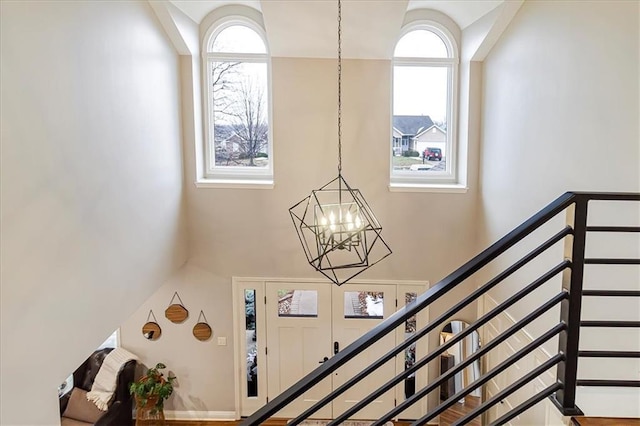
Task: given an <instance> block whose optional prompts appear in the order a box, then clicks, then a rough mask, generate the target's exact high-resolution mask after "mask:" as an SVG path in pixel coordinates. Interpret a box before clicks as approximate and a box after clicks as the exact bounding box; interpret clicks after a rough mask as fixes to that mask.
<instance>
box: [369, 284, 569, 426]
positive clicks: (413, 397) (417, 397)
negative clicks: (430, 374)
mask: <svg viewBox="0 0 640 426" xmlns="http://www.w3.org/2000/svg"><path fill="white" fill-rule="evenodd" d="M565 298H566V294H565V293H560V294H558V295H556V296H555V297H554V298H552V299H550V300H549V301H548V302H546V303H544V304H543V305H542V306H540V307H539V308H537V309H536V310H535V311H533V312H531V313H530V314H529V315H527V316H526V317H524V318H523V319H521V320H520V321H518V322H517V323H515V324H514V325H512V326H511V327H509V328H508V329H507V330H506V331H505V332H503V333H501V334H500V335H499V336H496V337H495V338H494V339H493V340H491V341H490V342H489V343H487V344H486V345H485V346H484V347H483V348H482V349H480V350H479V351H478V352H477V355H479V356H483V355H485V354H486V353H488V352H489V351H491V350H492V349H493V348H495V347H497V346H498V345H499V344H501V343H502V342H504V341H505V340H507V339H508V338H509V337H511V336H513V335H514V334H516V333H517V332H518V331H520V330H521V329H522V328H523V327H524V326H526V325H528V324H530V323H531V322H533V321H534V320H535V319H536V318H538V317H540V315H542V314H544V313H545V312H547V311H548V310H549V309H551V308H553V307H554V306H556V305H557V304H558V302H560V301H562V300H564V299H565ZM562 328H566V325H564V324H563V325H562ZM434 389H435V386H433V384H430V385H428V386H427V387H425V388H422V389H420V390H419V391H418V392H416V393H415V394H414V395H411V397H409V398H407V399H406V400H404V401H403V402H401V403H400V404H398V405H397V406H396V407H395V408H394V409H393V410H391V411H389V412H388V413H387V414H386V415H385V416H383V417H381V418H380V419H379V422H380V425H381V424H383V423H384V422H386V421H388V420H390V419H392V418H393V417H395V416H397V415H398V414H400V413H402V412H403V411H404V410H406V409H407V408H408V407H410V406H411V405H413V404H415V403H416V402H418V401H419V400H420V399H421V398H424V397H425V396H426V395H427V394H428V393H429V392H431V391H432V390H434ZM374 425H377V423H375V424H374ZM374 425H372V426H374Z"/></svg>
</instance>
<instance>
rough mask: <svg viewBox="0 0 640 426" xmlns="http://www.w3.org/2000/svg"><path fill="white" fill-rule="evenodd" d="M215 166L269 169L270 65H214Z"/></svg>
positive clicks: (218, 63) (229, 63) (212, 96)
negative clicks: (268, 66)
mask: <svg viewBox="0 0 640 426" xmlns="http://www.w3.org/2000/svg"><path fill="white" fill-rule="evenodd" d="M209 72H210V76H211V82H212V83H211V84H212V87H211V88H210V90H211V92H210V93H211V98H210V103H211V110H212V114H213V122H214V125H213V141H214V149H213V150H212V151H213V152H212V155H213V157H214V162H213V164H214V165H215V166H217V167H221V166H222V167H225V166H231V167H258V168H260V167H262V168H266V167H268V166H269V117H268V104H269V103H268V102H269V101H268V99H267V97H268V94H269V93H268V86H267V64H266V63H264V62H262V63H253V62H252V63H245V62H215V61H212V62H211V63H210V67H209Z"/></svg>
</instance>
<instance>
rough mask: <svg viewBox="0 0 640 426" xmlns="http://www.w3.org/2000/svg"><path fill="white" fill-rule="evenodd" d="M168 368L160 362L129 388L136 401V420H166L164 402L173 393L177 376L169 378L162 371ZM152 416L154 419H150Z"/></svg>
mask: <svg viewBox="0 0 640 426" xmlns="http://www.w3.org/2000/svg"><path fill="white" fill-rule="evenodd" d="M165 368H167V366H166V365H164V364H163V363H161V362H159V363H157V364H156V366H155V367H153V368H149V369H148V370H147V373H146V374H145V375H144V376H142V377H141V378H140V379H138V380H137V381H135V382H133V383H131V386H129V393H131V395H134V396H135V399H136V408H137V412H136V419H147V418H157V416H159V417H160V419H162V420H164V411H163V408H164V401H165V400H166V399H167V398H169V397H170V396H171V394H172V393H173V381H174V380H175V379H176V376H172V375H171V374H169V376H168V377H167V378H165V377H164V374H163V373H162V372H161V371H160V370H164V369H165ZM149 415H151V416H152V417H148V416H149Z"/></svg>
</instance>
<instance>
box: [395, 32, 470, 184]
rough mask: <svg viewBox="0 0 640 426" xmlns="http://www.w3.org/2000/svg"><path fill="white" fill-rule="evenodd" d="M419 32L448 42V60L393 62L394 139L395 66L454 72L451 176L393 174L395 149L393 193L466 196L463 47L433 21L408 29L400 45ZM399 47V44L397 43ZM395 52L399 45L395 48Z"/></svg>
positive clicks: (449, 116)
mask: <svg viewBox="0 0 640 426" xmlns="http://www.w3.org/2000/svg"><path fill="white" fill-rule="evenodd" d="M416 30H427V31H431V32H434V33H435V34H437V35H438V36H440V38H441V39H442V41H443V42H444V44H445V46H446V48H447V52H449V56H450V57H448V58H422V57H415V58H414V57H400V58H396V57H395V56H394V57H393V58H392V61H391V88H392V90H391V99H390V102H391V117H390V121H391V138H393V99H394V98H393V92H394V89H395V87H394V84H393V83H394V69H395V66H397V65H399V66H431V67H438V66H441V67H447V68H450V69H451V78H450V79H449V81H448V87H447V96H448V100H449V110H448V111H447V152H448V155H447V157H449V158H447V163H448V167H449V171H448V172H429V173H428V175H427V174H420V173H416V172H410V171H394V170H393V149H390V150H388V152H389V190H390V191H392V192H452V193H464V192H466V191H467V186H466V184H463V183H462V182H461V179H460V168H462V167H464V165H462V164H460V159H461V157H462V156H461V155H460V153H459V152H458V150H459V141H458V96H459V90H458V88H459V84H460V82H459V79H460V73H459V66H460V54H459V46H458V44H457V41H456V39H455V37H454V36H453V34H452V33H451V31H449V29H448V28H447V27H445V26H444V25H442V24H441V23H439V22H436V21H433V20H418V21H413V22H410V23H408V24H407V25H405V26H404V27H403V28H402V30H401V32H400V36H399V37H398V39H397V41H400V39H402V37H404V36H405V35H406V34H407V33H409V32H412V31H416ZM396 45H397V42H396ZM394 49H395V45H394Z"/></svg>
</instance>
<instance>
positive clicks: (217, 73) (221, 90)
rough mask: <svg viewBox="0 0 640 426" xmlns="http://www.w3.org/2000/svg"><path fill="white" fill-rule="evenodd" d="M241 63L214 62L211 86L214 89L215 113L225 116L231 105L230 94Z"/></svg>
mask: <svg viewBox="0 0 640 426" xmlns="http://www.w3.org/2000/svg"><path fill="white" fill-rule="evenodd" d="M238 65H240V62H214V63H213V66H212V67H211V85H212V87H213V112H214V113H222V114H224V113H225V111H226V110H227V108H228V107H229V105H231V102H230V99H229V93H230V91H232V90H233V86H234V76H236V75H237V70H236V68H237V67H238Z"/></svg>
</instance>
